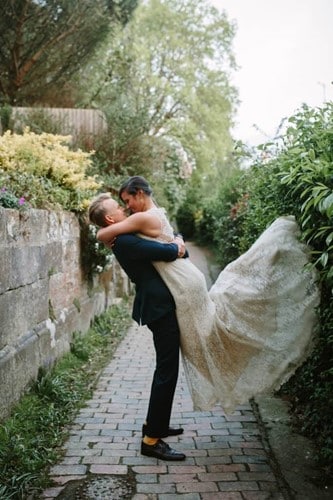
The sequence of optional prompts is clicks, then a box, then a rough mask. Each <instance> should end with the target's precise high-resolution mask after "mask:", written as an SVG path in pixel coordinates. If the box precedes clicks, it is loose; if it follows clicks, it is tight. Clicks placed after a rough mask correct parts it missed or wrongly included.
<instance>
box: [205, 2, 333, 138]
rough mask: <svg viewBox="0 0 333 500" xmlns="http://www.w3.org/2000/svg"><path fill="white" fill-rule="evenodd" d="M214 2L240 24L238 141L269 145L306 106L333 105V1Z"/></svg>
mask: <svg viewBox="0 0 333 500" xmlns="http://www.w3.org/2000/svg"><path fill="white" fill-rule="evenodd" d="M208 1H209V2H210V3H211V4H212V5H214V6H215V7H217V8H218V9H219V10H225V11H226V13H227V16H228V19H229V20H234V21H235V22H236V24H237V32H236V35H235V38H234V43H233V50H234V54H235V57H236V62H237V64H238V66H239V69H238V70H237V71H236V72H235V73H234V76H233V79H232V83H233V84H234V85H235V86H236V87H237V88H238V92H239V99H240V101H241V103H240V105H239V107H238V113H237V116H236V122H237V123H236V126H235V128H234V129H233V132H232V133H233V137H234V138H235V139H241V140H242V141H244V142H245V143H247V144H248V145H250V146H255V145H258V144H261V143H263V142H267V141H268V140H269V139H271V138H273V137H274V136H275V134H276V131H277V130H278V127H279V125H280V123H281V121H282V120H283V118H285V117H289V116H292V115H293V114H294V113H295V112H296V111H297V110H298V109H300V107H301V105H302V104H303V103H306V104H308V105H309V106H311V107H317V106H318V107H320V106H322V104H323V103H324V102H325V101H331V100H333V84H332V81H333V0H252V1H251V0H208Z"/></svg>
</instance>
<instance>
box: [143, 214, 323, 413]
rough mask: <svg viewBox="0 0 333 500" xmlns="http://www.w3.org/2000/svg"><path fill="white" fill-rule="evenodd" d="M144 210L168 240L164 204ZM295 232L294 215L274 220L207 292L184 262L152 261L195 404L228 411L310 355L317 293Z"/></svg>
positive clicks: (272, 387) (275, 384)
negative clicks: (171, 304) (172, 308)
mask: <svg viewBox="0 0 333 500" xmlns="http://www.w3.org/2000/svg"><path fill="white" fill-rule="evenodd" d="M150 212H152V213H154V215H157V216H158V217H159V219H160V220H161V227H162V236H161V237H160V238H158V239H159V240H160V241H170V239H173V230H172V227H171V226H170V224H169V222H168V220H167V218H166V215H165V211H164V209H161V208H153V209H151V210H150ZM298 236H299V229H298V226H297V224H296V222H295V219H294V217H292V216H288V217H280V218H278V219H277V220H275V222H273V224H271V225H270V226H269V228H268V229H266V231H264V232H263V233H262V235H261V236H260V237H259V238H258V239H257V241H256V242H255V243H254V244H253V245H252V246H251V248H250V249H249V250H248V251H247V252H246V253H244V254H243V255H241V256H240V257H239V258H238V259H236V260H235V261H233V262H231V263H230V264H229V265H228V266H226V268H225V269H224V270H223V271H222V272H221V273H220V275H219V276H218V278H217V280H216V282H215V284H214V285H213V286H212V288H211V289H210V290H209V291H207V286H206V281H205V277H204V276H203V274H202V273H201V271H199V269H198V268H197V267H196V266H195V265H194V264H193V263H192V262H191V261H190V259H188V258H187V259H177V260H176V261H174V262H172V263H165V262H156V263H154V265H155V267H156V268H157V270H158V271H159V273H160V274H161V276H162V278H163V280H164V281H165V283H166V284H167V286H168V287H169V289H170V291H171V293H172V295H173V297H174V299H175V302H176V312H177V318H178V322H179V326H180V331H181V351H182V358H183V365H184V371H185V375H186V379H187V382H188V386H189V389H190V392H191V396H192V399H193V404H194V407H195V409H199V410H205V409H211V408H212V406H213V405H214V404H215V403H217V402H219V403H221V405H222V407H223V409H224V411H225V412H227V413H230V412H232V411H233V410H234V409H235V408H236V406H237V405H239V404H242V403H246V402H247V401H248V400H249V399H250V398H251V397H253V396H255V395H258V394H263V393H270V392H272V391H273V390H276V389H278V388H279V387H280V385H281V384H283V383H284V382H286V381H287V379H288V378H289V377H290V376H291V375H292V374H293V373H294V372H295V370H296V368H297V367H298V366H300V364H301V363H302V362H303V361H304V360H305V358H306V357H307V356H308V355H309V353H310V350H311V347H312V344H313V330H314V327H315V324H316V313H315V307H316V306H317V305H318V303H319V290H318V287H317V285H316V274H315V272H314V271H307V270H305V269H304V266H305V264H307V263H308V248H307V247H306V246H305V245H304V244H302V243H300V241H299V240H298Z"/></svg>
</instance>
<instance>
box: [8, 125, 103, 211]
mask: <svg viewBox="0 0 333 500" xmlns="http://www.w3.org/2000/svg"><path fill="white" fill-rule="evenodd" d="M70 140H71V138H70V137H65V136H58V135H52V134H46V133H42V134H35V133H33V132H30V131H29V130H28V129H26V130H25V131H24V133H23V134H22V135H20V134H13V133H11V132H10V131H8V132H6V133H5V134H4V135H3V136H0V189H2V190H8V192H9V191H10V192H11V193H12V194H13V195H14V196H15V197H16V198H18V199H20V198H22V197H24V199H25V200H26V201H27V202H28V203H29V205H30V206H31V207H33V208H44V209H63V210H70V211H75V212H82V211H84V210H85V209H86V208H87V206H88V205H89V201H90V199H91V198H92V197H93V196H94V195H95V193H96V191H97V189H98V188H99V184H98V183H97V182H96V180H95V179H94V178H93V177H91V176H88V175H87V170H88V168H89V167H90V165H91V154H90V153H85V152H83V151H81V150H77V151H73V150H71V149H70V147H69V145H70ZM4 206H5V205H4Z"/></svg>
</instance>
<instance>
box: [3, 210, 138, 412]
mask: <svg viewBox="0 0 333 500" xmlns="http://www.w3.org/2000/svg"><path fill="white" fill-rule="evenodd" d="M80 258H81V257H80V226H79V223H78V220H77V218H76V217H75V215H74V214H71V213H68V212H49V211H46V210H34V209H31V210H27V211H20V212H19V211H17V210H9V209H4V208H1V207H0V419H2V418H4V417H6V416H7V415H8V413H9V411H10V408H11V407H12V405H13V404H14V403H15V402H17V401H18V400H19V398H20V396H21V395H22V393H24V391H25V390H26V389H27V387H28V386H29V384H30V383H31V381H32V380H34V379H35V378H36V376H37V374H38V369H39V367H42V366H44V367H48V366H50V365H52V364H53V363H54V361H55V360H56V359H57V358H59V357H60V356H62V355H63V354H64V353H65V352H67V351H68V350H69V347H70V342H71V339H72V336H73V333H74V332H82V333H85V332H86V331H87V330H88V328H89V326H90V324H91V321H92V319H93V318H94V316H95V315H98V314H100V313H102V312H103V311H104V310H105V308H106V307H107V306H108V305H110V304H111V303H112V302H113V301H115V300H116V299H117V297H118V298H119V297H123V296H124V295H126V294H128V293H129V291H130V286H129V281H128V279H127V277H126V275H125V274H124V272H123V271H122V270H121V268H120V267H119V265H118V264H117V263H116V261H115V260H113V262H112V264H111V267H110V268H109V270H108V271H107V272H105V273H103V274H101V275H98V276H96V277H95V280H94V283H93V285H92V286H88V283H87V281H86V280H85V277H84V276H83V272H82V270H81V266H80Z"/></svg>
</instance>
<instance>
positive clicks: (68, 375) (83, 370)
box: [0, 304, 131, 499]
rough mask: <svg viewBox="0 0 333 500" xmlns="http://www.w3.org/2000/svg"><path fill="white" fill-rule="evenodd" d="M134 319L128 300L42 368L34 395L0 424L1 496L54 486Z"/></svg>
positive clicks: (21, 495) (27, 493)
mask: <svg viewBox="0 0 333 500" xmlns="http://www.w3.org/2000/svg"><path fill="white" fill-rule="evenodd" d="M130 322H131V318H130V314H129V311H128V307H127V306H126V304H123V305H120V306H112V307H111V308H109V309H108V311H106V312H105V313H104V314H102V315H101V316H99V317H97V318H95V320H94V323H93V325H92V327H91V328H90V330H89V331H88V332H87V334H86V335H81V334H79V333H76V334H74V335H73V341H72V344H71V352H70V353H68V354H67V355H65V356H64V357H63V358H62V359H61V360H60V361H59V362H58V363H57V364H56V365H55V366H54V367H53V368H52V369H51V370H45V369H41V370H40V372H39V375H38V379H37V380H36V382H35V383H34V384H33V385H32V387H31V390H30V391H29V393H28V394H26V395H25V396H23V398H22V399H21V401H20V403H19V404H18V405H17V406H16V407H15V408H14V409H13V412H12V415H11V417H10V418H8V419H7V420H6V421H5V422H3V424H2V425H0V485H1V486H0V497H1V498H3V499H10V498H20V499H23V498H30V495H32V494H33V493H35V494H37V492H38V491H40V490H41V489H42V488H44V487H46V486H47V484H48V481H49V479H48V476H47V469H48V467H49V466H50V465H52V464H53V463H55V462H56V461H57V460H58V459H59V453H60V446H61V445H62V443H63V442H64V439H65V438H66V425H68V424H69V423H70V422H71V420H72V418H73V416H74V414H75V412H76V411H77V409H78V408H79V407H80V406H81V405H82V404H83V402H84V400H85V399H87V398H88V397H90V395H91V391H92V389H93V387H94V383H95V379H96V373H97V372H98V371H99V370H100V369H101V367H102V366H104V365H105V364H106V363H107V362H108V360H109V358H110V356H111V354H112V353H113V351H114V349H115V347H116V345H117V344H118V342H119V340H120V339H121V338H122V337H123V335H124V333H125V331H126V329H127V327H128V326H129V324H130Z"/></svg>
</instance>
